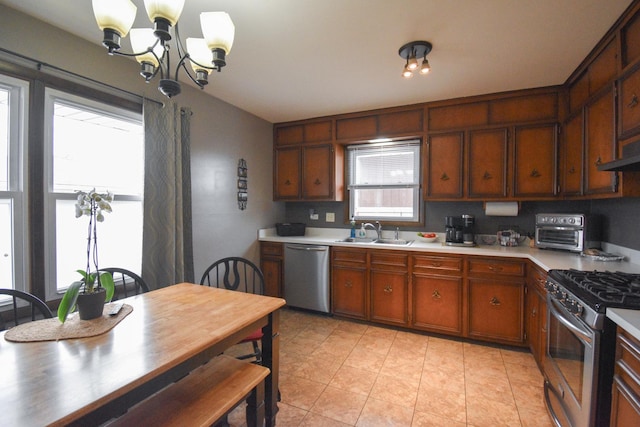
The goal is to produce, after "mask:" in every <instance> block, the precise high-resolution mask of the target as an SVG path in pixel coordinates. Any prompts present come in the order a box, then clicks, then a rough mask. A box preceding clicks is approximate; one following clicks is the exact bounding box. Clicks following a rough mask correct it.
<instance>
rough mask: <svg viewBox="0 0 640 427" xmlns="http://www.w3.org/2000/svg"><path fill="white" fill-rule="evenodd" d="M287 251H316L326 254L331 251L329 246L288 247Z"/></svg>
mask: <svg viewBox="0 0 640 427" xmlns="http://www.w3.org/2000/svg"><path fill="white" fill-rule="evenodd" d="M287 249H293V250H296V251H314V252H325V251H327V250H329V246H311V245H293V244H291V245H287Z"/></svg>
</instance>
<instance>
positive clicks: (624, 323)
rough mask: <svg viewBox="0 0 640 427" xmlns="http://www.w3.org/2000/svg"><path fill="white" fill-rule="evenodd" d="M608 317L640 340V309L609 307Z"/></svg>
mask: <svg viewBox="0 0 640 427" xmlns="http://www.w3.org/2000/svg"><path fill="white" fill-rule="evenodd" d="M607 317H608V318H609V319H611V320H613V321H614V322H615V323H616V324H617V325H618V326H620V327H621V328H623V329H624V330H625V331H627V332H629V333H630V334H631V335H632V336H633V337H634V338H636V339H637V340H640V310H626V309H623V308H607Z"/></svg>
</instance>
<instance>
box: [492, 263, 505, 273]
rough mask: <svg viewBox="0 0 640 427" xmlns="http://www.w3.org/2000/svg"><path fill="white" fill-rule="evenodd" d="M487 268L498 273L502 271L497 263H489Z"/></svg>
mask: <svg viewBox="0 0 640 427" xmlns="http://www.w3.org/2000/svg"><path fill="white" fill-rule="evenodd" d="M489 270H490V271H495V272H496V273H498V272H500V271H502V267H500V266H497V265H490V266H489Z"/></svg>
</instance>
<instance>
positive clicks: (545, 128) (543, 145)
mask: <svg viewBox="0 0 640 427" xmlns="http://www.w3.org/2000/svg"><path fill="white" fill-rule="evenodd" d="M557 134H558V126H557V125H556V124H547V125H541V126H527V127H516V129H515V135H514V153H515V165H514V166H515V170H514V172H515V179H514V189H513V191H514V195H515V196H528V197H545V196H555V195H556V189H557V163H556V159H557V158H558V145H557V138H556V135H557Z"/></svg>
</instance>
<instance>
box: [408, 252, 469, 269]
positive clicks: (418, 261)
mask: <svg viewBox="0 0 640 427" xmlns="http://www.w3.org/2000/svg"><path fill="white" fill-rule="evenodd" d="M413 269H414V270H421V271H432V272H440V273H461V272H462V258H452V257H441V256H430V255H426V256H423V255H414V256H413Z"/></svg>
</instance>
